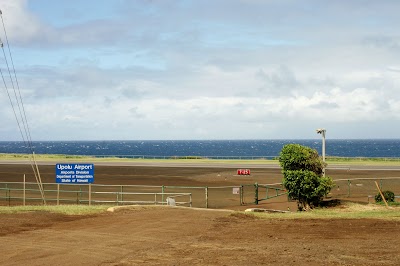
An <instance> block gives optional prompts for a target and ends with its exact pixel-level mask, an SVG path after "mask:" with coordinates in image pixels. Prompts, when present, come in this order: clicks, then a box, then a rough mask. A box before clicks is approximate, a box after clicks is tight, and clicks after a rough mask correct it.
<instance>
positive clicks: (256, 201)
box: [254, 182, 258, 204]
mask: <svg viewBox="0 0 400 266" xmlns="http://www.w3.org/2000/svg"><path fill="white" fill-rule="evenodd" d="M254 203H255V204H258V183H257V182H256V183H255V184H254Z"/></svg>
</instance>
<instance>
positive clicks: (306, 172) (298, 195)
mask: <svg viewBox="0 0 400 266" xmlns="http://www.w3.org/2000/svg"><path fill="white" fill-rule="evenodd" d="M279 162H280V164H281V166H282V169H283V171H282V172H283V185H284V186H285V188H286V189H287V191H288V196H289V198H291V199H293V200H297V205H298V208H299V210H308V209H311V208H313V207H314V206H318V205H319V204H320V202H321V201H322V200H323V198H324V197H325V196H326V195H327V194H328V193H329V192H330V190H331V189H332V187H333V181H332V179H331V178H330V177H324V176H322V173H323V168H324V162H323V161H322V160H321V158H320V157H319V156H318V152H317V151H316V150H314V149H311V148H309V147H306V146H302V145H299V144H288V145H285V146H284V147H283V148H282V151H281V153H280V157H279Z"/></svg>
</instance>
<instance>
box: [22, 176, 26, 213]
mask: <svg viewBox="0 0 400 266" xmlns="http://www.w3.org/2000/svg"><path fill="white" fill-rule="evenodd" d="M25 199H26V177H25V174H24V200H23V202H24V204H23V205H24V206H25V202H26V201H25Z"/></svg>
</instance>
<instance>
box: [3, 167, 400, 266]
mask: <svg viewBox="0 0 400 266" xmlns="http://www.w3.org/2000/svg"><path fill="white" fill-rule="evenodd" d="M26 167H28V166H12V165H0V181H1V182H3V181H21V180H20V179H21V174H23V173H24V172H28V171H29V169H25V168H26ZM41 171H42V174H43V178H44V182H54V167H50V166H49V167H41ZM232 171H233V169H211V168H208V169H206V168H165V169H164V168H148V167H147V168H146V167H134V168H132V167H117V168H114V167H96V182H98V183H101V184H141V185H145V184H154V185H168V184H174V185H190V186H195V185H201V186H204V185H214V186H217V185H237V184H238V182H239V184H240V183H243V182H244V181H248V182H249V183H254V182H260V183H271V182H280V180H281V178H282V177H281V174H280V171H279V170H276V169H255V170H254V171H253V170H252V171H253V172H252V173H254V175H252V176H251V177H234V176H233V175H232ZM348 174H349V173H345V172H333V171H332V172H331V173H329V175H331V176H333V177H334V178H336V179H337V178H342V176H348ZM351 174H352V175H353V177H354V176H358V177H366V176H375V177H376V176H381V177H383V176H385V175H386V176H399V173H398V172H390V173H389V172H388V171H386V172H382V173H377V172H373V173H370V172H368V171H366V172H363V171H357V172H354V173H351ZM246 178H247V179H246ZM263 180H264V181H263ZM269 181H270V182H269ZM282 204H284V206H286V205H287V204H288V203H287V202H286V203H282ZM285 204H286V205H285ZM399 236H400V221H399V220H391V221H383V220H377V219H312V220H303V219H295V220H290V219H258V218H255V217H253V216H248V215H244V214H242V213H236V212H229V211H224V210H204V209H203V210H198V209H189V208H173V207H162V206H160V207H156V206H152V207H134V208H131V209H120V210H117V211H116V212H114V213H111V212H107V213H103V214H98V215H88V216H66V215H62V214H54V213H46V212H27V213H19V214H0V250H1V256H0V265H400V246H399V243H398V238H399Z"/></svg>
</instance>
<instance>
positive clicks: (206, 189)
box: [205, 187, 208, 209]
mask: <svg viewBox="0 0 400 266" xmlns="http://www.w3.org/2000/svg"><path fill="white" fill-rule="evenodd" d="M205 192H206V209H207V208H208V187H205Z"/></svg>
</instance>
